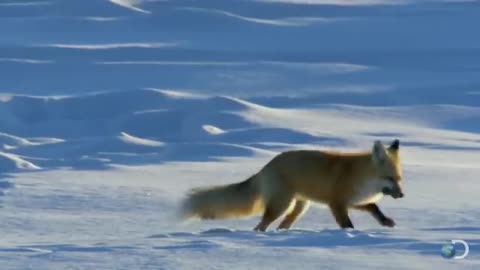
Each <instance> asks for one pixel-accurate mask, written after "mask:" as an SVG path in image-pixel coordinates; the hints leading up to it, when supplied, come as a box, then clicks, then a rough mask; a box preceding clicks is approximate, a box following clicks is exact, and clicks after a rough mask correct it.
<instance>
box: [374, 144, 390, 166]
mask: <svg viewBox="0 0 480 270" xmlns="http://www.w3.org/2000/svg"><path fill="white" fill-rule="evenodd" d="M372 157H373V160H374V161H375V162H383V161H385V159H387V152H386V151H385V147H384V146H383V144H382V143H381V142H380V141H375V142H374V143H373V150H372Z"/></svg>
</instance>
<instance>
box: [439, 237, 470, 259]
mask: <svg viewBox="0 0 480 270" xmlns="http://www.w3.org/2000/svg"><path fill="white" fill-rule="evenodd" d="M457 244H458V245H457ZM455 245H457V247H458V246H459V245H463V254H461V255H460V254H459V255H457V248H456V247H455ZM468 252H470V247H469V246H468V243H467V242H465V241H463V240H452V241H450V243H447V244H445V245H443V247H442V249H441V254H442V257H444V258H446V259H455V260H461V259H465V257H467V256H468Z"/></svg>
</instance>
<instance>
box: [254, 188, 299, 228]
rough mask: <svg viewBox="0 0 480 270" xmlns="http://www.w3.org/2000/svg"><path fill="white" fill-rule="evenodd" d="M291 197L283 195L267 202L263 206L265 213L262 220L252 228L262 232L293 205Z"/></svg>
mask: <svg viewBox="0 0 480 270" xmlns="http://www.w3.org/2000/svg"><path fill="white" fill-rule="evenodd" d="M293 200H294V198H293V196H292V195H290V194H289V195H283V196H281V197H274V198H273V199H271V200H270V201H268V202H267V203H266V205H265V212H264V213H263V217H262V220H261V221H260V223H258V225H257V226H256V227H255V228H254V230H255V231H260V232H264V231H265V230H266V229H267V227H268V226H269V225H270V224H272V222H274V221H275V220H276V219H278V218H279V217H280V216H282V215H283V214H284V213H285V212H286V211H287V210H288V208H289V207H290V205H291V204H292V203H293Z"/></svg>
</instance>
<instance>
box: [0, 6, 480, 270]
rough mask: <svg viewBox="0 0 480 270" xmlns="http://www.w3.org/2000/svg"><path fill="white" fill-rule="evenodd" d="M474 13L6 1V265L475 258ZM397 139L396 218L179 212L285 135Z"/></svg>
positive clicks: (300, 142) (465, 263)
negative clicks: (340, 223) (231, 217)
mask: <svg viewBox="0 0 480 270" xmlns="http://www.w3.org/2000/svg"><path fill="white" fill-rule="evenodd" d="M477 25H480V3H479V2H478V1H453V0H452V1H434V0H432V1H420V0H419V1H415V0H412V1H408V0H405V1H403V0H397V1H394V0H366V1H364V0H359V1H342V0H263V1H260V0H258V1H255V0H250V1H228V2H227V1H161V0H144V1H141V0H112V1H107V0H98V1H76V0H47V1H40V0H28V1H19V0H3V1H1V2H0V34H1V36H2V39H0V74H1V75H2V76H1V79H0V233H1V235H2V237H1V238H0V264H1V267H0V268H1V269H292V268H295V269H438V270H441V269H479V268H480V221H479V219H480V208H479V207H478V206H479V203H478V199H479V195H478V194H480V184H479V182H478V181H479V179H478V175H479V174H480V124H479V123H480V76H479V75H480V64H479V63H480V38H479V37H478V35H477V34H476V32H477V27H476V26H477ZM394 138H398V139H400V140H401V143H402V146H401V147H402V148H401V151H402V156H403V164H404V177H405V193H406V197H405V198H404V199H401V200H392V199H389V198H385V199H384V200H383V201H382V202H381V203H380V205H381V207H382V208H383V209H384V211H385V212H386V213H387V215H389V216H391V217H392V218H394V219H395V221H396V223H397V227H395V228H393V229H385V228H382V227H380V226H379V225H378V224H377V223H376V222H375V221H374V220H373V219H372V218H371V217H369V216H367V215H366V214H365V213H356V212H354V213H352V220H353V223H354V225H355V226H356V229H355V230H349V231H343V230H339V229H338V228H337V225H336V224H335V222H334V221H333V218H332V217H331V214H330V212H329V210H328V209H326V208H324V207H322V206H317V207H313V208H311V209H310V210H309V212H308V213H307V214H306V215H305V216H304V217H303V218H302V219H301V220H300V221H299V222H298V223H297V224H296V225H295V229H294V230H291V231H280V232H276V231H269V232H267V233H255V232H253V231H251V229H252V228H253V226H254V225H255V224H256V223H257V221H258V218H257V217H255V218H251V219H245V220H235V221H208V222H194V223H187V224H178V223H177V221H176V219H175V214H176V211H175V210H176V207H178V202H179V200H181V198H182V196H183V195H184V193H185V192H186V191H187V190H189V189H190V188H192V187H198V186H206V185H212V184H222V183H232V182H237V181H241V180H244V179H245V178H246V177H248V176H250V175H251V174H252V173H254V172H256V171H257V170H258V169H260V168H261V167H262V166H263V165H264V164H265V163H266V162H268V160H269V159H270V158H272V157H273V156H274V155H275V154H277V153H279V152H281V151H284V150H287V149H302V148H309V149H325V148H329V149H330V148H335V149H341V150H351V149H367V148H370V147H371V145H372V142H373V141H374V140H376V139H381V140H383V141H385V142H386V143H388V142H390V141H391V140H392V139H394ZM452 239H463V240H466V241H467V242H468V243H469V244H470V254H469V256H468V257H467V258H466V259H464V260H447V259H443V258H442V257H441V256H440V248H441V247H442V245H443V244H445V243H447V242H448V241H450V240H452ZM459 252H461V250H460V251H459Z"/></svg>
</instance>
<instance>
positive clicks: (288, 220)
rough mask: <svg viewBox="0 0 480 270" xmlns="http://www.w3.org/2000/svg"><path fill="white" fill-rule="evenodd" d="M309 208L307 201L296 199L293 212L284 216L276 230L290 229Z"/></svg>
mask: <svg viewBox="0 0 480 270" xmlns="http://www.w3.org/2000/svg"><path fill="white" fill-rule="evenodd" d="M309 206H310V202H309V201H307V200H299V199H297V200H296V201H295V206H294V207H293V210H292V211H291V212H290V213H289V214H288V215H286V216H285V218H284V219H283V221H282V223H280V225H279V226H278V228H277V230H279V229H290V227H291V226H292V224H293V223H294V222H295V221H296V220H297V219H298V218H300V217H301V216H302V215H303V214H304V213H305V212H306V211H307V209H308V207H309Z"/></svg>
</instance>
